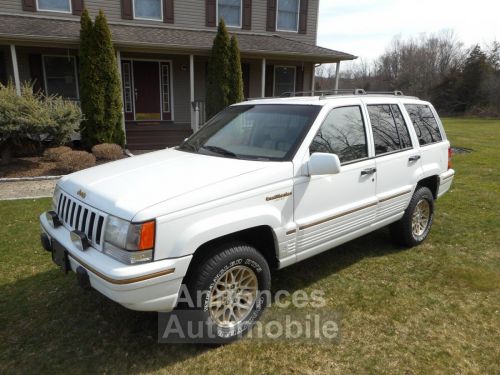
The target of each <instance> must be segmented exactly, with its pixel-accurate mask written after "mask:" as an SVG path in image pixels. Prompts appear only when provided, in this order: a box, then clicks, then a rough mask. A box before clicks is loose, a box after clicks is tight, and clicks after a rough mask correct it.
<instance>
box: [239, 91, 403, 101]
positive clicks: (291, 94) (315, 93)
mask: <svg viewBox="0 0 500 375" xmlns="http://www.w3.org/2000/svg"><path fill="white" fill-rule="evenodd" d="M335 95H394V96H405V95H404V94H403V92H402V91H400V90H395V91H365V90H363V89H337V90H335V89H333V90H316V91H290V92H285V93H283V94H281V95H280V96H275V97H274V98H292V97H300V96H319V99H320V100H322V99H326V98H327V97H329V96H335ZM258 99H272V98H270V97H266V98H249V99H248V100H258Z"/></svg>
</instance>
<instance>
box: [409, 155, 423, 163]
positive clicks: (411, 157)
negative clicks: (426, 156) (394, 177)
mask: <svg viewBox="0 0 500 375" xmlns="http://www.w3.org/2000/svg"><path fill="white" fill-rule="evenodd" d="M417 160H420V155H413V156H410V158H409V159H408V161H410V162H413V161H417Z"/></svg>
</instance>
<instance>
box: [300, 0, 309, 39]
mask: <svg viewBox="0 0 500 375" xmlns="http://www.w3.org/2000/svg"><path fill="white" fill-rule="evenodd" d="M308 7H309V1H308V0H300V7H299V34H305V33H307V8H308Z"/></svg>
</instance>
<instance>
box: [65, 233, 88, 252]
mask: <svg viewBox="0 0 500 375" xmlns="http://www.w3.org/2000/svg"><path fill="white" fill-rule="evenodd" d="M70 237H71V242H73V245H75V247H76V248H77V249H78V250H80V251H85V250H87V247H89V240H88V238H87V235H86V234H85V233H83V232H80V231H79V230H74V231H72V232H71V233H70Z"/></svg>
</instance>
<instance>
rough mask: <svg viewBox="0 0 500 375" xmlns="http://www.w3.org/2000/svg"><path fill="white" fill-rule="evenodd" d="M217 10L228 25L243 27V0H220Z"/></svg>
mask: <svg viewBox="0 0 500 375" xmlns="http://www.w3.org/2000/svg"><path fill="white" fill-rule="evenodd" d="M217 12H218V15H219V20H220V19H221V18H224V22H225V23H226V26H230V27H241V0H218V1H217Z"/></svg>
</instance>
